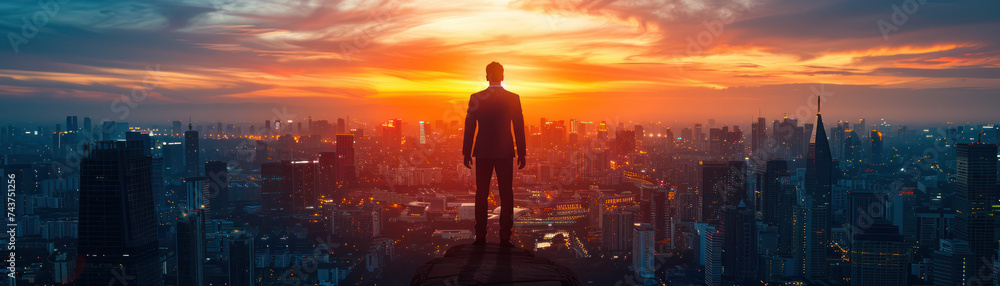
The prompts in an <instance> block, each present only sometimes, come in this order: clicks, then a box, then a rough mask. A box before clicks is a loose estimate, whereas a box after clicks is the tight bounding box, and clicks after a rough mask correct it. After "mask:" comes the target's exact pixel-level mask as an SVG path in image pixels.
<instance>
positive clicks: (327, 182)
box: [316, 152, 341, 200]
mask: <svg viewBox="0 0 1000 286" xmlns="http://www.w3.org/2000/svg"><path fill="white" fill-rule="evenodd" d="M316 161H317V166H316V194H317V195H318V196H326V197H327V198H334V199H337V200H339V199H341V197H339V194H336V190H337V153H334V152H320V153H319V157H318V158H317V159H316Z"/></svg>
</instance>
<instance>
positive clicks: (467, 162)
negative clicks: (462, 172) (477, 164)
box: [464, 155, 472, 169]
mask: <svg viewBox="0 0 1000 286" xmlns="http://www.w3.org/2000/svg"><path fill="white" fill-rule="evenodd" d="M464 161H465V167H466V168H469V169H472V156H469V155H465V160H464Z"/></svg>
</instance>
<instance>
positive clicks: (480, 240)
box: [472, 239, 486, 246]
mask: <svg viewBox="0 0 1000 286" xmlns="http://www.w3.org/2000/svg"><path fill="white" fill-rule="evenodd" d="M472 245H479V246H483V245H486V240H485V239H476V242H473V243H472Z"/></svg>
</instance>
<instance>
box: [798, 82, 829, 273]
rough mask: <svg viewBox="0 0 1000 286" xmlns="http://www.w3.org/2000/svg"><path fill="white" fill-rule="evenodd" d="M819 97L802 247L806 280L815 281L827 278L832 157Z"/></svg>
mask: <svg viewBox="0 0 1000 286" xmlns="http://www.w3.org/2000/svg"><path fill="white" fill-rule="evenodd" d="M822 101H823V100H822V96H817V97H816V132H814V133H815V134H816V137H814V138H813V140H812V141H813V142H811V143H809V151H808V152H807V154H806V178H805V181H806V186H805V187H806V194H808V195H809V196H810V197H811V198H812V203H811V205H810V206H808V207H807V208H806V209H807V211H809V212H811V214H809V217H810V221H809V224H808V226H809V227H808V228H809V231H808V234H809V235H810V239H809V240H808V244H809V245H807V246H806V248H805V249H806V251H808V252H810V253H808V254H807V255H806V257H809V259H808V261H807V262H806V263H807V264H808V266H807V267H806V268H805V269H807V272H808V273H806V274H807V277H810V278H819V277H825V276H827V273H829V271H828V268H829V267H828V264H827V262H826V249H827V247H828V246H829V244H830V217H831V215H830V200H831V191H832V188H833V157H832V155H831V154H830V142H829V141H827V137H826V127H824V125H823V115H822V113H821V110H820V105H821V104H822Z"/></svg>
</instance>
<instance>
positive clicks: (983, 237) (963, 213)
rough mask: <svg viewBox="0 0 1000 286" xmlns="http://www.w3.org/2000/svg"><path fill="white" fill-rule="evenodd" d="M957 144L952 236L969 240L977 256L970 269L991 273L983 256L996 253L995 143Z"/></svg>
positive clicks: (987, 257) (996, 196) (970, 246)
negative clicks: (983, 260)
mask: <svg viewBox="0 0 1000 286" xmlns="http://www.w3.org/2000/svg"><path fill="white" fill-rule="evenodd" d="M957 148H958V150H957V157H958V160H957V164H956V166H957V170H956V171H957V172H956V180H955V209H956V210H958V215H957V216H956V217H955V219H956V223H955V237H956V238H958V239H962V240H965V241H967V242H969V249H970V250H971V251H972V254H973V255H975V256H976V259H974V260H973V262H972V263H971V264H970V266H971V267H972V268H971V269H973V271H979V270H980V268H988V269H986V270H985V271H986V272H987V273H992V272H993V269H992V267H988V266H987V265H984V264H983V263H982V259H989V258H990V257H993V255H995V254H996V253H997V237H996V235H995V233H996V217H995V216H996V215H997V212H998V211H1000V209H998V207H997V205H998V203H997V199H998V198H1000V196H998V195H997V191H998V190H997V145H996V144H983V143H968V144H958V145H957ZM986 261H989V260H986ZM988 277H991V278H992V276H988ZM983 280H986V279H983ZM990 280H992V279H990Z"/></svg>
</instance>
